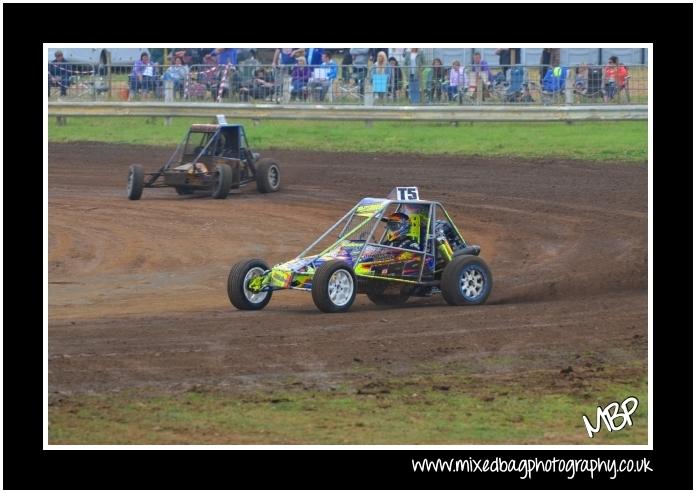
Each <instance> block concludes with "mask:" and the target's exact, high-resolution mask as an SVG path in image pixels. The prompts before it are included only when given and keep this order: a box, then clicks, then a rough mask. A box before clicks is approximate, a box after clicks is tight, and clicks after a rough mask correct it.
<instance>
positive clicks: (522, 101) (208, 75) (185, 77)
mask: <svg viewBox="0 0 696 493" xmlns="http://www.w3.org/2000/svg"><path fill="white" fill-rule="evenodd" d="M647 76H648V72H647V67H646V66H644V65H639V66H631V67H623V66H619V67H613V68H612V67H610V66H608V65H605V66H601V67H600V66H585V65H581V66H573V67H551V66H543V65H526V66H522V65H510V66H499V65H485V64H482V65H480V66H479V65H472V64H469V65H466V64H460V65H458V66H442V65H439V64H434V65H429V66H420V67H408V66H406V67H401V66H398V65H390V64H388V65H385V66H378V65H375V64H369V65H368V66H354V65H349V66H341V65H338V64H331V65H321V66H305V65H292V66H268V65H265V66H264V65H261V64H259V63H258V61H256V60H254V59H252V60H247V61H245V62H242V63H240V64H239V65H237V66H232V65H191V66H186V65H151V66H150V68H147V69H144V70H143V71H142V73H138V74H135V73H134V71H133V69H132V68H130V67H116V66H108V65H71V64H53V63H51V64H49V75H48V80H49V84H48V86H49V88H48V89H49V101H55V100H62V101H73V100H74V101H95V102H96V101H119V100H120V101H143V102H145V101H163V102H178V101H184V102H216V103H249V104H265V103H268V102H274V103H276V104H296V105H303V104H312V105H315V104H332V105H356V104H359V105H364V106H406V105H408V106H489V105H495V106H500V105H502V106H508V105H512V106H535V105H536V106H545V105H598V104H599V105H602V104H632V105H636V104H637V105H644V104H647V100H648V80H647V79H648V77H647Z"/></svg>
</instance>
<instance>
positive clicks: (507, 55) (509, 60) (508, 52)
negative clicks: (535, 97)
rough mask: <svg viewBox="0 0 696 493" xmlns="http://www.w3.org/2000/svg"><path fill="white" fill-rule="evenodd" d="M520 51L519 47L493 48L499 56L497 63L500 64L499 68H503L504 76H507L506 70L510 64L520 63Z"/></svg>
mask: <svg viewBox="0 0 696 493" xmlns="http://www.w3.org/2000/svg"><path fill="white" fill-rule="evenodd" d="M521 51H522V50H521V49H520V48H498V49H497V50H495V54H496V55H498V56H499V57H500V61H499V62H498V64H499V65H501V68H502V69H503V75H504V76H505V77H507V71H508V70H509V69H510V65H516V64H518V63H520V58H521ZM513 57H514V63H513Z"/></svg>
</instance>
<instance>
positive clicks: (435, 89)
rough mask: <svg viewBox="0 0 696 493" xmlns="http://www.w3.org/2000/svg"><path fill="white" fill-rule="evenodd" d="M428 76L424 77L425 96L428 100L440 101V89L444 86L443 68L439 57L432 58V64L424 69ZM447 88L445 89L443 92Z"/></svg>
mask: <svg viewBox="0 0 696 493" xmlns="http://www.w3.org/2000/svg"><path fill="white" fill-rule="evenodd" d="M426 70H427V71H428V76H427V78H426V81H427V82H426V91H427V92H426V96H427V98H428V102H429V103H430V102H433V101H440V100H441V99H442V89H443V87H445V85H446V82H445V69H444V68H443V67H442V60H440V59H439V58H434V59H433V66H432V67H431V68H428V69H426ZM446 91H447V89H445V92H446Z"/></svg>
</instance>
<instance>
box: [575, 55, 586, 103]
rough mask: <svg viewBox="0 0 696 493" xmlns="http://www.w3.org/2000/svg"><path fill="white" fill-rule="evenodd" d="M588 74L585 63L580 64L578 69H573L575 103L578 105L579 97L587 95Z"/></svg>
mask: <svg viewBox="0 0 696 493" xmlns="http://www.w3.org/2000/svg"><path fill="white" fill-rule="evenodd" d="M589 73H590V68H589V67H588V66H587V64H586V63H581V64H580V66H579V67H577V68H576V69H575V90H574V91H573V92H574V93H575V102H577V103H579V102H580V101H581V96H585V95H587V85H588V76H589Z"/></svg>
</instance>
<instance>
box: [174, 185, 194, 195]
mask: <svg viewBox="0 0 696 493" xmlns="http://www.w3.org/2000/svg"><path fill="white" fill-rule="evenodd" d="M174 188H176V193H178V194H179V195H193V188H191V187H187V186H185V185H184V186H180V187H174Z"/></svg>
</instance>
